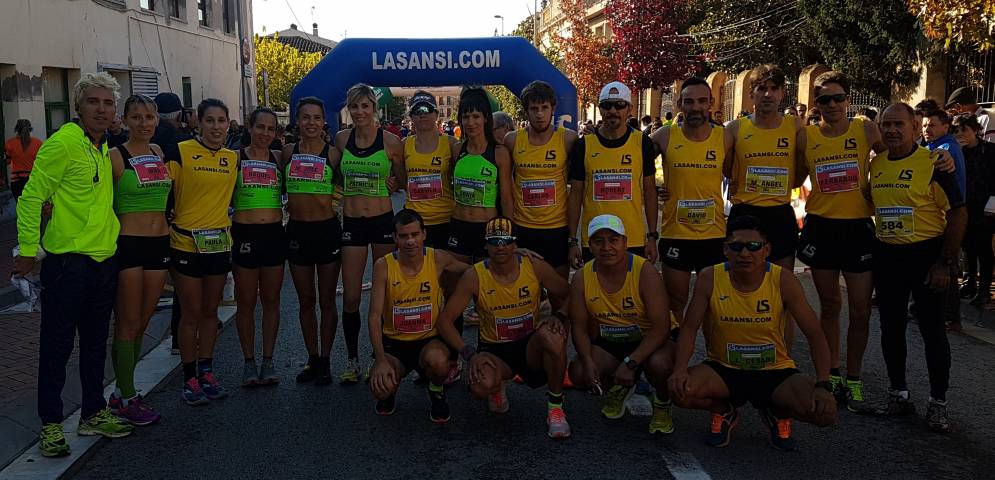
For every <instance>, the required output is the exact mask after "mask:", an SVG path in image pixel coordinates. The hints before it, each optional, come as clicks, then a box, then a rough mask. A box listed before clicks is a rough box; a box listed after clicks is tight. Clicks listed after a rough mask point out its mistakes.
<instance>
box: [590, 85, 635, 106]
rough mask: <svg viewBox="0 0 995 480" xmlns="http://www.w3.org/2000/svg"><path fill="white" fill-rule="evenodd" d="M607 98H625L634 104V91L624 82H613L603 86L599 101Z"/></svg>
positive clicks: (627, 101)
mask: <svg viewBox="0 0 995 480" xmlns="http://www.w3.org/2000/svg"><path fill="white" fill-rule="evenodd" d="M605 100H625V102H626V103H629V104H632V91H631V90H629V87H626V86H625V84H624V83H622V82H611V83H609V84H608V85H605V86H604V87H601V95H599V96H598V103H601V102H603V101H605Z"/></svg>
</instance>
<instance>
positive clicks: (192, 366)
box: [183, 362, 197, 380]
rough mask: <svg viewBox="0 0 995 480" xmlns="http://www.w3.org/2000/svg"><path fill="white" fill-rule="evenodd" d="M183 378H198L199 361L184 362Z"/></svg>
mask: <svg viewBox="0 0 995 480" xmlns="http://www.w3.org/2000/svg"><path fill="white" fill-rule="evenodd" d="M183 378H184V379H186V380H190V379H191V378H197V362H186V363H184V364H183Z"/></svg>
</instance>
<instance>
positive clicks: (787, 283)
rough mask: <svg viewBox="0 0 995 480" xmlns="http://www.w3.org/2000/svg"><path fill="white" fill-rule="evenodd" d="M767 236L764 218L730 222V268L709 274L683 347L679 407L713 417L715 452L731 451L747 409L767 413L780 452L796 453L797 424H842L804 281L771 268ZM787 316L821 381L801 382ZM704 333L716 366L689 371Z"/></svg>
mask: <svg viewBox="0 0 995 480" xmlns="http://www.w3.org/2000/svg"><path fill="white" fill-rule="evenodd" d="M763 230H764V227H763V226H762V224H761V222H760V220H759V219H758V218H757V217H753V216H750V215H744V216H741V217H737V218H735V219H733V220H730V222H729V228H728V233H727V235H726V239H725V246H724V253H725V255H726V259H727V261H726V263H723V264H719V265H716V266H714V267H710V268H706V269H705V270H703V271H702V272H701V275H700V276H699V277H698V281H697V283H696V284H695V291H694V297H693V298H692V299H691V305H690V306H689V307H688V313H687V317H686V318H685V320H684V322H683V323H682V324H681V333H680V336H679V337H678V340H677V356H676V359H675V364H674V373H673V375H671V377H670V380H669V387H670V392H671V395H673V397H674V401H675V403H676V404H677V405H678V406H681V407H684V408H692V409H698V410H707V411H709V412H711V414H712V420H711V427H710V429H709V432H708V434H707V436H706V440H705V443H706V444H708V445H709V446H712V447H724V446H726V445H728V444H729V441H730V434H731V432H732V430H733V428H735V426H736V425H737V423H738V422H739V415H738V413H737V410H736V409H737V408H738V407H739V406H741V405H743V404H745V403H746V402H750V403H752V404H753V405H754V406H755V407H757V408H758V409H760V411H761V416H762V418H763V420H764V422H765V423H766V425H767V427H768V430H769V432H770V443H771V445H772V446H774V447H775V448H777V449H779V450H794V448H795V440H794V438H792V437H791V419H797V420H801V421H803V422H806V423H812V424H814V425H817V426H820V427H824V426H829V425H832V424H833V423H834V422H835V421H836V400H835V399H834V398H833V395H832V393H831V390H832V385H831V384H830V382H829V348H828V347H827V346H826V340H825V337H824V336H823V335H822V330H821V329H820V326H819V320H818V318H817V317H816V315H815V312H814V311H813V310H812V307H810V306H809V304H808V301H807V300H806V299H805V292H804V290H802V287H801V283H800V282H799V281H798V278H796V277H795V276H794V274H793V273H792V272H791V271H790V270H788V269H782V268H781V267H779V266H777V265H775V264H771V263H768V262H767V260H766V259H767V256H768V255H769V254H770V248H771V247H770V244H769V243H768V240H767V236H766V234H765V233H764V231H763ZM787 313H790V314H791V315H793V316H794V318H795V321H796V322H797V324H798V327H799V328H800V329H801V330H802V333H804V334H805V336H806V338H807V339H808V343H809V348H810V351H811V353H812V361H813V363H815V370H816V378H812V377H810V376H807V375H803V374H800V373H799V372H798V370H797V369H796V368H795V363H794V361H793V360H792V359H791V357H790V356H789V355H788V350H787V346H786V345H785V343H784V328H785V326H786V325H787V322H786V319H785V316H786V314H787ZM702 327H703V329H704V333H705V348H706V351H707V352H708V359H707V360H705V362H703V363H701V364H699V365H695V366H694V367H691V368H688V362H689V361H690V359H691V355H692V354H693V353H694V349H695V348H694V343H695V338H696V337H697V335H698V329H699V328H702ZM816 379H818V381H816ZM813 405H814V406H815V408H814V409H813V408H812V407H813Z"/></svg>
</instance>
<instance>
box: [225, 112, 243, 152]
mask: <svg viewBox="0 0 995 480" xmlns="http://www.w3.org/2000/svg"><path fill="white" fill-rule="evenodd" d="M247 134H248V132H246V131H245V130H244V129H242V126H241V125H239V124H238V120H235V119H232V120H231V121H230V122H228V136H227V137H225V147H227V148H229V149H231V150H235V151H238V150H239V149H240V148H242V145H244V144H247V143H248V142H246V143H243V142H242V137H243V135H246V136H247Z"/></svg>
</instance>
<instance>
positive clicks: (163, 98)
mask: <svg viewBox="0 0 995 480" xmlns="http://www.w3.org/2000/svg"><path fill="white" fill-rule="evenodd" d="M155 106H156V109H157V110H159V113H173V112H179V111H180V110H183V104H182V103H180V97H177V96H176V94H175V93H170V92H162V93H160V94H158V95H156V96H155Z"/></svg>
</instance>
